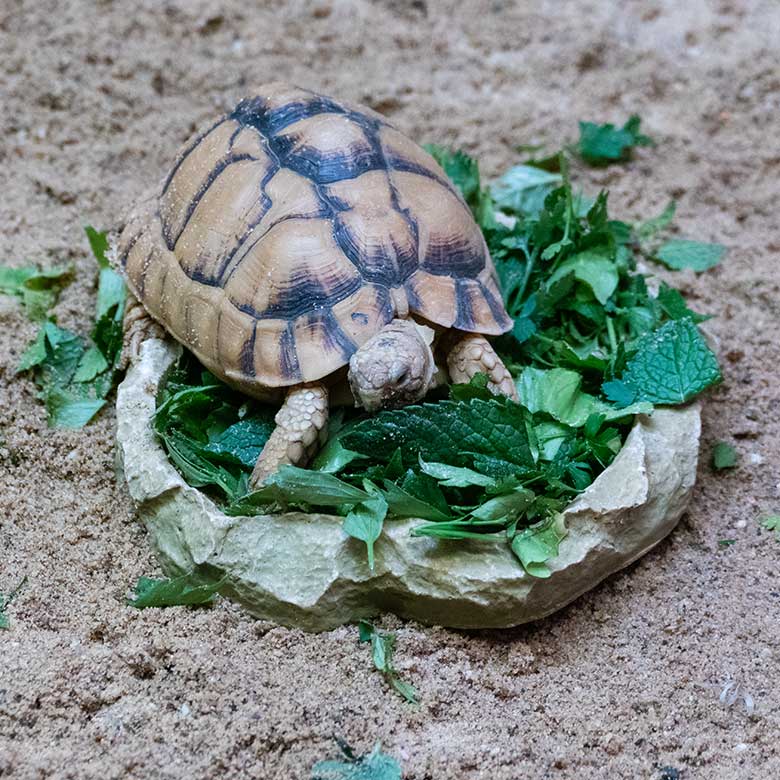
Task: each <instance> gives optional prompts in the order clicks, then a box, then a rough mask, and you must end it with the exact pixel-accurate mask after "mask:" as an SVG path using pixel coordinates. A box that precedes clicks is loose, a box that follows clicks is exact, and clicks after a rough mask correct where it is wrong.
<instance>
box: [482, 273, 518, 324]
mask: <svg viewBox="0 0 780 780" xmlns="http://www.w3.org/2000/svg"><path fill="white" fill-rule="evenodd" d="M479 289H480V292H481V293H482V295H484V296H485V300H486V301H487V305H488V308H489V309H490V313H491V314H492V315H493V319H494V320H495V321H496V322H497V323H498V324H499V325H500V326H501V327H503V328H509V327H510V326H511V325H512V320H510V319H509V316H508V315H507V313H506V309H504V304H503V303H501V302H500V301H498V300H496V296H495V295H493V293H492V292H491V291H490V290H489V289H488V288H487V287H485V285H484V284H482V282H479Z"/></svg>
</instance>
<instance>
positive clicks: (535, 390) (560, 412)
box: [515, 366, 652, 428]
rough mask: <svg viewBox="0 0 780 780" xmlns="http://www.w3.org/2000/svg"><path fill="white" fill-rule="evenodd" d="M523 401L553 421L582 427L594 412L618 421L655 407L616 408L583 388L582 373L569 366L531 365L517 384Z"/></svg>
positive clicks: (636, 405)
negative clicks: (548, 367) (548, 368)
mask: <svg viewBox="0 0 780 780" xmlns="http://www.w3.org/2000/svg"><path fill="white" fill-rule="evenodd" d="M515 384H516V386H517V392H518V395H519V398H520V403H521V404H522V405H523V406H525V407H526V408H527V409H529V410H530V411H531V412H533V413H534V414H536V413H538V412H544V413H545V414H549V415H550V417H552V418H553V419H554V420H557V421H558V422H560V423H564V424H565V425H569V426H571V427H573V428H580V427H582V426H583V425H585V423H586V422H587V420H588V417H590V416H591V415H592V414H603V415H604V417H605V419H607V420H615V419H619V418H621V417H625V416H627V415H631V414H647V413H649V412H651V411H652V406H651V405H650V404H647V403H638V404H633V405H631V406H627V407H626V408H623V409H615V408H614V407H612V406H609V404H606V403H604V402H603V401H601V400H599V399H598V398H596V397H595V396H592V395H588V393H584V392H583V391H582V389H581V386H582V375H581V374H579V373H577V372H576V371H570V370H569V369H566V368H552V369H550V370H549V371H545V370H543V369H540V368H533V367H532V366H529V367H528V368H526V369H524V370H523V373H522V374H521V375H520V378H519V379H518V380H517V382H516V383H515Z"/></svg>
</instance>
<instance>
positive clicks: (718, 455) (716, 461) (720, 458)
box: [712, 441, 737, 471]
mask: <svg viewBox="0 0 780 780" xmlns="http://www.w3.org/2000/svg"><path fill="white" fill-rule="evenodd" d="M736 465H737V451H736V450H735V449H734V447H732V446H731V445H730V444H727V443H726V442H725V441H719V442H717V443H716V444H715V446H714V447H713V448H712V467H713V468H714V469H717V470H718V471H720V470H721V469H733V468H734V467H735V466H736Z"/></svg>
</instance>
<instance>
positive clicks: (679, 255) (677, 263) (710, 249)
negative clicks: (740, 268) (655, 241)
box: [655, 239, 726, 271]
mask: <svg viewBox="0 0 780 780" xmlns="http://www.w3.org/2000/svg"><path fill="white" fill-rule="evenodd" d="M725 253H726V247H725V246H722V245H721V244H705V243H702V242H701V241H689V240H687V239H674V240H673V241H667V242H666V243H665V244H664V245H663V246H662V247H661V248H660V249H659V250H658V251H657V252H656V253H655V257H656V259H657V260H660V261H661V262H662V263H663V264H664V265H665V266H666V267H667V268H672V269H673V270H675V271H679V270H682V269H683V268H691V269H693V270H694V271H706V270H707V269H709V268H712V267H713V266H716V265H717V264H718V263H719V262H720V261H721V259H722V257H723V255H724V254H725Z"/></svg>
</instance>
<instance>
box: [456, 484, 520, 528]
mask: <svg viewBox="0 0 780 780" xmlns="http://www.w3.org/2000/svg"><path fill="white" fill-rule="evenodd" d="M534 498H535V495H534V493H533V492H532V491H531V490H528V489H527V488H523V487H518V488H515V489H514V490H513V491H512V492H511V493H507V494H506V495H503V496H496V497H495V498H491V499H489V500H488V501H486V502H485V503H484V504H480V506H478V507H477V508H476V509H474V510H473V511H472V512H471V515H472V517H475V518H477V520H485V521H494V522H495V521H498V520H502V521H503V520H507V521H512V520H516V519H517V518H518V517H519V516H520V515H521V514H522V513H523V512H524V511H525V510H526V509H528V507H529V506H530V505H531V502H532V501H533V500H534Z"/></svg>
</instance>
